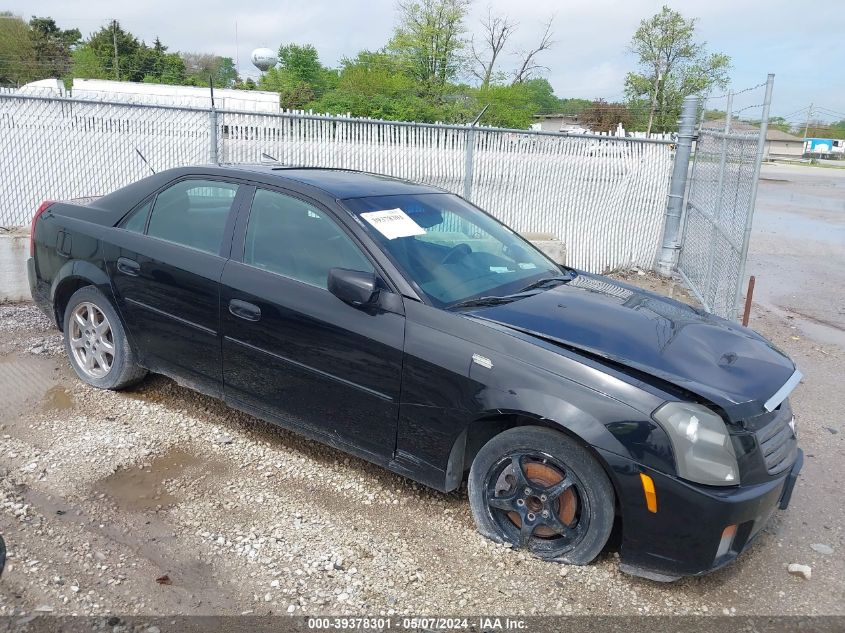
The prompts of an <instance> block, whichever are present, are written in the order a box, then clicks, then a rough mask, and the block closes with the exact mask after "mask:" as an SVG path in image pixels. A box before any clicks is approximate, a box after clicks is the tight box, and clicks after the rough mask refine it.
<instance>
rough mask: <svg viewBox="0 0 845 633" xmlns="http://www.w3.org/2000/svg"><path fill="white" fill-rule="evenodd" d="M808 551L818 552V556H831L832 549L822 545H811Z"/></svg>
mask: <svg viewBox="0 0 845 633" xmlns="http://www.w3.org/2000/svg"><path fill="white" fill-rule="evenodd" d="M810 549H811V550H813V551H815V552H818V553H819V554H824V555H825V556H830V555H831V554H833V548H832V547H831V546H830V545H825V544H824V543H813V544H812V545H810Z"/></svg>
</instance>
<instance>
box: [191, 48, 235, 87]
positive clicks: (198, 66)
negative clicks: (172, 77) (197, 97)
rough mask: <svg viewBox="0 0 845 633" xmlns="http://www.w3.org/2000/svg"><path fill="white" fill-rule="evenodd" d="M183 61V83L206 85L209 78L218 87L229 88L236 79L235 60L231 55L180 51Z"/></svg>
mask: <svg viewBox="0 0 845 633" xmlns="http://www.w3.org/2000/svg"><path fill="white" fill-rule="evenodd" d="M179 55H180V56H181V57H182V61H183V62H184V63H185V77H186V78H185V83H187V84H188V85H191V86H207V85H208V83H209V78H212V79H213V80H214V85H215V86H216V87H218V88H231V87H233V86H234V85H235V83H236V82H237V81H238V73H237V71H236V70H235V62H234V61H233V60H232V58H231V57H220V56H219V55H212V54H210V53H180V54H179Z"/></svg>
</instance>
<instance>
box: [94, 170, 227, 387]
mask: <svg viewBox="0 0 845 633" xmlns="http://www.w3.org/2000/svg"><path fill="white" fill-rule="evenodd" d="M237 192H238V185H237V184H234V183H229V182H223V181H217V180H208V179H195V178H191V179H186V180H182V181H179V182H177V183H175V184H173V185H171V186H170V187H168V188H167V189H164V190H163V191H161V192H159V193H158V195H157V196H156V197H155V198H154V199H151V200H149V201H148V202H146V203H145V204H143V205H141V206H140V207H139V208H138V209H136V210H135V211H133V213H131V214H130V215H129V216H128V217H127V218H126V219H125V220H124V221H123V222H122V223H121V226H120V228H121V229H123V230H121V231H116V232H115V233H116V236H115V238H114V240H113V245H112V246H109V251H108V252H107V253H106V265H107V266H108V268H109V275H110V277H111V279H112V284H113V287H114V291H115V296H116V297H117V302H118V308H119V309H120V312H121V314H122V315H123V318H124V320H125V322H126V325H127V328H128V330H129V335H130V337H132V340H133V341H134V343H135V348H136V349H137V350H138V353H139V354H140V356H141V358H140V361H141V363H142V364H143V365H145V366H146V367H148V368H149V369H150V370H152V371H154V372H160V373H164V374H167V375H171V376H174V377H176V378H178V379H180V380H182V381H184V382H185V383H186V384H188V385H189V386H191V387H193V388H195V389H198V390H199V391H203V392H205V393H209V394H212V395H216V396H218V397H219V396H221V395H222V357H221V349H220V314H219V309H220V275H221V274H222V272H223V265H224V264H225V261H226V257H225V256H228V251H229V248H230V246H231V231H232V229H231V227H232V224H233V213H234V209H235V198H236V195H237ZM227 240H228V242H227Z"/></svg>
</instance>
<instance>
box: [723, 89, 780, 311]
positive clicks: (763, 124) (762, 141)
mask: <svg viewBox="0 0 845 633" xmlns="http://www.w3.org/2000/svg"><path fill="white" fill-rule="evenodd" d="M774 83H775V75H774V73H769V76H768V77H767V78H766V96H765V98H764V99H763V114H762V116H761V117H760V138H759V139H757V157H756V159H755V161H754V180H753V182H752V183H751V203H750V206H749V209H748V216H747V217H746V218H745V232H744V233H743V236H742V252H741V253H740V255H739V276H738V277H737V281H736V295H735V296H734V304H733V306H732V314H733V315H734V316H735V317H736V316H739V314H738V308H739V303H740V301H739V300H740V297H741V296H742V285H743V281H744V279H745V260H746V259H748V242H749V241H750V240H751V224H752V222H753V221H754V206H755V205H756V204H757V185H758V184H759V182H760V166H761V165H762V164H763V154H764V153H765V151H766V135H767V133H768V131H769V107H770V106H771V105H772V89H773V88H774Z"/></svg>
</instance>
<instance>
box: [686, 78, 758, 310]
mask: <svg viewBox="0 0 845 633" xmlns="http://www.w3.org/2000/svg"><path fill="white" fill-rule="evenodd" d="M771 88H772V86H771V78H770V80H769V82H768V83H767V84H761V85H760V86H754V87H753V88H750V89H748V90H746V91H743V93H746V94H747V95H748V98H750V99H751V100H752V101H753V102H754V103H753V104H752V105H749V106H746V107H743V108H737V109H734V107H733V103H734V96H735V95H734V94H729V95H724V96H722V97H714V98H712V99H711V104H710V105H708V106H706V107H708V108H713V109H715V107H718V106H716V104H713V103H712V101H714V100H718V99H725V101H724V104H725V106H724V107H725V110H724V112H725V117H724V118H723V119H721V120H713V121H708V122H705V121H704V120H703V119H702V122H701V125H700V126H699V131H698V135H697V140H696V143H695V155H694V158H693V164H692V170H691V173H690V181H689V187H688V190H687V197H686V205H685V213H684V228H683V241H682V244H681V250H680V257H679V261H678V272H679V273H680V275H681V277H682V278H683V279H684V281H685V282H686V283H687V285H688V286H689V287H690V289H691V290H692V291H693V293H694V294H695V295H696V297H697V298H698V300H699V301H701V303H702V305H703V306H704V308H705V309H706V310H708V311H709V312H713V313H715V314H717V315H719V316H722V317H725V318H728V319H734V318H736V316H737V311H738V307H739V302H740V299H741V296H742V290H743V287H744V284H745V260H746V257H747V253H748V241H749V238H750V232H751V223H752V220H753V216H754V203H755V199H756V193H757V182H758V180H759V177H760V164H761V160H762V156H763V152H764V148H765V135H766V130H767V122H768V106H769V104H770V103H771ZM762 90H764V91H765V95H764V96H763V97H762V98H763V103H762V104H757V99H759V98H760V97H761V94H760V93H761V91H762ZM714 106H715V107H714ZM755 109H757V110H758V112H759V114H760V121H761V123H760V127H759V128H758V129H757V130H756V131H750V132H749V131H743V132H738V131H735V130H734V129H733V128H732V122H733V121H735V120H736V119H735V118H734V117H736V116H737V115H738V114H739V113H740V112H744V113H745V116H746V117H748V116H749V114H753V111H754V110H755ZM745 127H747V126H745Z"/></svg>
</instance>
